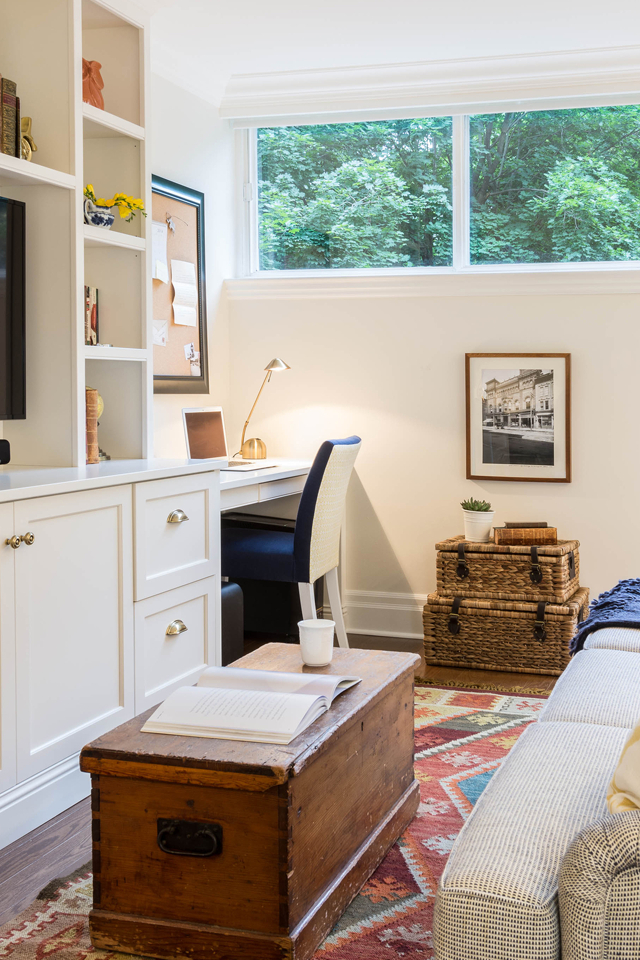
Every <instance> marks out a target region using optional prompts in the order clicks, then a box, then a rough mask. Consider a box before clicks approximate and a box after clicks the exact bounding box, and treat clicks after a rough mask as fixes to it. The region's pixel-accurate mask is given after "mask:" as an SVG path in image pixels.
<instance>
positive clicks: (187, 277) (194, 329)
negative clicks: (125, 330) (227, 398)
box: [151, 176, 209, 394]
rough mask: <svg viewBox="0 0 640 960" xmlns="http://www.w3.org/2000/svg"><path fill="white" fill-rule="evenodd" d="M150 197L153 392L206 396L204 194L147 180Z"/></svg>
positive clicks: (172, 184) (173, 184) (158, 180)
mask: <svg viewBox="0 0 640 960" xmlns="http://www.w3.org/2000/svg"><path fill="white" fill-rule="evenodd" d="M151 196H152V206H151V216H152V221H153V222H152V224H151V245H152V252H151V266H152V273H151V275H152V281H151V282H152V286H153V392H154V393H186V394H188V393H198V394H208V393H209V363H208V359H209V358H208V350H207V298H206V275H205V274H206V271H205V247H204V232H205V229H204V223H205V220H204V194H203V193H200V192H199V191H198V190H193V189H191V188H190V187H185V186H184V185H182V184H179V183H175V182H174V181H172V180H165V179H164V178H163V177H157V176H153V177H152V180H151ZM176 284H177V285H176Z"/></svg>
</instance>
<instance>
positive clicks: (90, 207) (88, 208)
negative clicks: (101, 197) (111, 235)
mask: <svg viewBox="0 0 640 960" xmlns="http://www.w3.org/2000/svg"><path fill="white" fill-rule="evenodd" d="M114 220H115V213H111V210H110V208H109V207H96V205H95V203H94V202H93V200H89V198H88V197H85V200H84V222H85V223H89V224H91V226H92V227H104V228H105V229H106V230H110V229H111V227H112V225H113V221H114Z"/></svg>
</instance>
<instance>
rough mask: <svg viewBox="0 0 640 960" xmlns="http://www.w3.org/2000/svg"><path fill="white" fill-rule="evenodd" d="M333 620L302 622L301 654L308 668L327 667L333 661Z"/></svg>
mask: <svg viewBox="0 0 640 960" xmlns="http://www.w3.org/2000/svg"><path fill="white" fill-rule="evenodd" d="M335 626H336V625H335V622H334V621H333V620H300V622H299V623H298V629H299V631H300V654H301V656H302V662H303V663H306V665H307V666H308V667H326V665H327V664H328V663H331V660H332V659H333V632H334V630H335Z"/></svg>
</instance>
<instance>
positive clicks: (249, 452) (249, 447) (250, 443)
mask: <svg viewBox="0 0 640 960" xmlns="http://www.w3.org/2000/svg"><path fill="white" fill-rule="evenodd" d="M240 456H241V457H242V459H243V460H266V458H267V447H266V444H265V443H264V441H262V440H260V439H259V438H258V437H252V438H251V440H245V442H244V443H243V444H242V449H241V450H240Z"/></svg>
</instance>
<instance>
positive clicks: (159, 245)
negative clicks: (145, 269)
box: [151, 220, 169, 283]
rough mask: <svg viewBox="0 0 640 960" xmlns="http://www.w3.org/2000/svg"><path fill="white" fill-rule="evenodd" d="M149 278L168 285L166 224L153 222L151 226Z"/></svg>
mask: <svg viewBox="0 0 640 960" xmlns="http://www.w3.org/2000/svg"><path fill="white" fill-rule="evenodd" d="M151 263H152V272H151V276H152V277H153V279H154V280H161V281H162V282H163V283H169V265H168V263H167V224H166V223H159V222H158V221H157V220H154V221H153V222H152V224H151Z"/></svg>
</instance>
